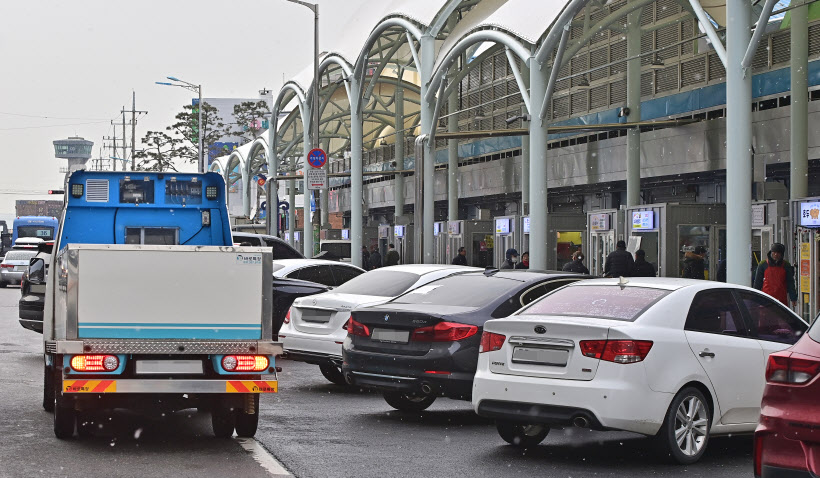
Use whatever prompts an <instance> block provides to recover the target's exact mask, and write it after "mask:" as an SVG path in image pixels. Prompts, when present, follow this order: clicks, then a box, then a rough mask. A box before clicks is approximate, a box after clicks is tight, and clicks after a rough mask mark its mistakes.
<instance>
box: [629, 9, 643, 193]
mask: <svg viewBox="0 0 820 478" xmlns="http://www.w3.org/2000/svg"><path fill="white" fill-rule="evenodd" d="M642 10H643V9H641V8H639V9H637V10H635V11H633V12H631V13H630V14H629V15H627V33H626V56H627V58H634V59H633V60H630V61H628V62H627V64H626V107H627V108H629V115H628V118H629V120H630V121H640V120H641V59H640V54H641V12H642ZM640 203H641V129H640V128H630V129H629V130H627V133H626V205H627V206H630V207H631V206H637V205H639V204H640Z"/></svg>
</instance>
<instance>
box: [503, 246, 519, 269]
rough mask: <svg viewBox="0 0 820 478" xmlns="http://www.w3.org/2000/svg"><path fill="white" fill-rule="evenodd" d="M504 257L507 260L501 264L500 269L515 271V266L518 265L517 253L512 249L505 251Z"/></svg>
mask: <svg viewBox="0 0 820 478" xmlns="http://www.w3.org/2000/svg"><path fill="white" fill-rule="evenodd" d="M505 256H506V257H507V260H506V261H504V263H503V264H501V267H500V269H515V265H516V264H518V251H516V250H515V249H512V248H510V249H507V253H506V254H505Z"/></svg>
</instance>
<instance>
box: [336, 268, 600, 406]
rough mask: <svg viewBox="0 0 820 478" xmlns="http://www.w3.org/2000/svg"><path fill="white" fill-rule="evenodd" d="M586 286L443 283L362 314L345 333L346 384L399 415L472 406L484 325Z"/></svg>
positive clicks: (565, 279)
mask: <svg viewBox="0 0 820 478" xmlns="http://www.w3.org/2000/svg"><path fill="white" fill-rule="evenodd" d="M587 278H589V276H585V275H580V274H573V273H567V272H550V271H528V270H505V271H498V270H495V269H490V270H487V271H485V272H474V273H468V274H459V275H454V276H451V277H447V278H444V279H439V280H437V281H434V282H431V283H429V284H427V285H425V286H422V287H419V288H418V289H414V290H412V291H411V292H408V293H406V294H404V295H402V296H399V297H397V298H395V299H393V300H392V301H390V302H388V303H386V304H383V305H378V306H372V307H365V308H361V309H355V310H354V311H353V313H352V315H351V318H350V320H349V321H348V324H347V326H346V327H347V332H348V336H347V338H346V339H345V342H344V348H343V360H344V363H343V366H342V370H343V372H344V374H345V379H346V380H347V382H348V383H350V384H353V385H357V386H360V387H363V388H372V389H376V390H380V391H382V392H383V393H384V399H385V400H386V401H387V403H388V404H389V405H390V406H392V407H393V408H396V409H398V410H404V411H420V410H424V409H426V408H427V407H429V406H430V405H431V404H432V403H433V401H435V399H436V398H437V397H440V396H444V397H448V398H454V399H460V400H470V396H471V392H472V386H473V376H474V375H475V371H476V365H477V362H478V350H479V346H480V342H481V332H482V329H483V326H484V322H486V321H488V320H490V319H497V318H501V317H507V316H508V315H510V314H512V313H513V312H515V311H517V310H518V309H520V308H521V307H523V306H525V305H527V304H529V303H530V302H532V301H534V300H535V299H537V298H539V297H541V296H543V295H544V294H547V293H549V292H551V291H553V290H555V289H557V288H559V287H562V286H564V285H567V284H569V283H571V282H575V281H578V280H581V279H587Z"/></svg>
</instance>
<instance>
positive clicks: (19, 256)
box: [5, 251, 37, 261]
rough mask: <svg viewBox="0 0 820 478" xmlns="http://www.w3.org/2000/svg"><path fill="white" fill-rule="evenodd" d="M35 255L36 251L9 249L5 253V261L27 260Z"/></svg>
mask: <svg viewBox="0 0 820 478" xmlns="http://www.w3.org/2000/svg"><path fill="white" fill-rule="evenodd" d="M36 255H37V251H9V252H7V253H6V259H5V260H7V261H27V260H29V259H31V258H32V257H34V256H36Z"/></svg>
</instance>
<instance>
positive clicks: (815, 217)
mask: <svg viewBox="0 0 820 478" xmlns="http://www.w3.org/2000/svg"><path fill="white" fill-rule="evenodd" d="M800 225H801V226H806V227H820V202H801V203H800Z"/></svg>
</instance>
